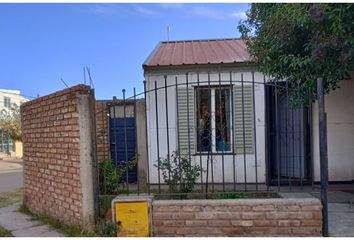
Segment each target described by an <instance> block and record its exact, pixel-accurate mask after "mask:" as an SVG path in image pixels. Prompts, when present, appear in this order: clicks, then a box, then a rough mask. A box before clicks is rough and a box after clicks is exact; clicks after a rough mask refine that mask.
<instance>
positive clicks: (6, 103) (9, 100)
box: [4, 97, 11, 108]
mask: <svg viewBox="0 0 354 240" xmlns="http://www.w3.org/2000/svg"><path fill="white" fill-rule="evenodd" d="M4 106H5V107H7V108H11V98H9V97H4Z"/></svg>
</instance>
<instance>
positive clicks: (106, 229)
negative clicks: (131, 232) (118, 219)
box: [96, 221, 117, 237]
mask: <svg viewBox="0 0 354 240" xmlns="http://www.w3.org/2000/svg"><path fill="white" fill-rule="evenodd" d="M96 231H97V233H98V234H99V235H100V236H101V237H117V226H116V225H115V224H114V223H113V222H112V221H102V222H101V223H99V224H98V225H97V228H96Z"/></svg>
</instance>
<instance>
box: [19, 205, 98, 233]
mask: <svg viewBox="0 0 354 240" xmlns="http://www.w3.org/2000/svg"><path fill="white" fill-rule="evenodd" d="M19 212H21V213H24V214H26V215H29V216H31V220H32V221H39V222H41V223H42V224H45V225H49V226H51V227H53V228H54V229H56V230H58V231H59V232H61V233H63V234H64V235H65V236H66V237H98V236H99V234H98V233H97V232H93V231H86V230H83V229H82V228H81V227H80V226H75V225H67V224H65V223H63V222H61V221H60V220H58V219H55V218H53V217H51V216H49V215H45V214H34V213H32V212H31V211H30V210H29V209H27V208H26V207H25V206H23V205H22V206H21V207H20V209H19Z"/></svg>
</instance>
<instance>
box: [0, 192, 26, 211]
mask: <svg viewBox="0 0 354 240" xmlns="http://www.w3.org/2000/svg"><path fill="white" fill-rule="evenodd" d="M20 201H22V188H18V189H16V190H15V191H12V192H2V193H0V208H2V207H6V206H8V205H11V204H14V203H18V202H20Z"/></svg>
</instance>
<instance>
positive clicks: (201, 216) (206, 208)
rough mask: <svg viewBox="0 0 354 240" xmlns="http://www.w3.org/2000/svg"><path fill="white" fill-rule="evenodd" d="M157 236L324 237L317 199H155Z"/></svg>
mask: <svg viewBox="0 0 354 240" xmlns="http://www.w3.org/2000/svg"><path fill="white" fill-rule="evenodd" d="M152 204H153V206H152V208H153V210H152V212H153V220H152V221H153V224H152V225H153V235H154V236H156V237H163V236H164V237H165V236H177V237H185V236H190V237H195V236H199V237H212V236H224V237H226V236H230V237H234V236H321V231H322V230H321V229H322V213H321V209H322V205H321V203H320V201H319V200H317V199H312V198H308V199H280V198H279V199H247V200H246V199H245V200H236V199H235V200H219V199H218V200H155V201H153V203H152Z"/></svg>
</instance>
